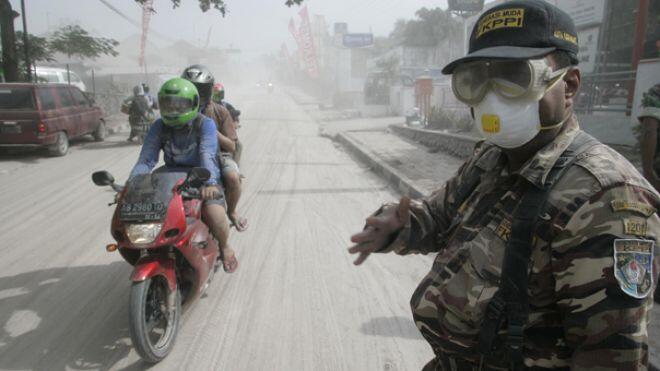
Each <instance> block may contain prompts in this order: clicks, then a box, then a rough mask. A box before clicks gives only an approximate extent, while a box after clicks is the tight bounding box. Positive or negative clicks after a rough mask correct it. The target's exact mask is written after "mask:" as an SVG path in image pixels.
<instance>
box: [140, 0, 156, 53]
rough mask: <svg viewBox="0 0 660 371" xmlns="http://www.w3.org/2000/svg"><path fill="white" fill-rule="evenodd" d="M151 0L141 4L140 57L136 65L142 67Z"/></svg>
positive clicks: (151, 9)
mask: <svg viewBox="0 0 660 371" xmlns="http://www.w3.org/2000/svg"><path fill="white" fill-rule="evenodd" d="M152 4H153V0H146V1H145V2H144V3H143V4H142V38H140V56H139V58H138V63H139V64H140V66H144V51H145V49H146V48H147V34H148V33H149V20H150V19H151V12H152V11H153V8H152V7H151V5H152Z"/></svg>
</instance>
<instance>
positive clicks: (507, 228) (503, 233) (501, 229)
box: [495, 219, 511, 241]
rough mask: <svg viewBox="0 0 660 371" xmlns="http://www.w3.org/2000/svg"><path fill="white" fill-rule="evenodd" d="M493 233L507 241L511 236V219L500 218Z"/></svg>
mask: <svg viewBox="0 0 660 371" xmlns="http://www.w3.org/2000/svg"><path fill="white" fill-rule="evenodd" d="M495 233H496V234H497V235H498V236H499V237H500V238H501V239H503V240H504V241H508V240H509V237H511V221H510V220H509V219H502V222H501V223H500V225H498V226H497V229H496V230H495Z"/></svg>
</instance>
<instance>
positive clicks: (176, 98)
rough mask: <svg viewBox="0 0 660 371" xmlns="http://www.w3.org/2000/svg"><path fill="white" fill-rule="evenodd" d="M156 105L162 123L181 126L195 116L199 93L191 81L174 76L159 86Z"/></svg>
mask: <svg viewBox="0 0 660 371" xmlns="http://www.w3.org/2000/svg"><path fill="white" fill-rule="evenodd" d="M158 105H159V106H160V115H161V117H162V118H163V124H165V125H168V126H175V127H177V126H183V125H185V124H187V123H188V122H190V121H192V120H193V119H194V118H195V117H196V116H197V109H198V108H199V93H198V92H197V88H196V87H195V85H194V84H193V83H192V82H190V81H188V80H186V79H182V78H180V77H175V78H173V79H170V80H167V81H166V82H165V83H164V84H163V86H161V87H160V91H158Z"/></svg>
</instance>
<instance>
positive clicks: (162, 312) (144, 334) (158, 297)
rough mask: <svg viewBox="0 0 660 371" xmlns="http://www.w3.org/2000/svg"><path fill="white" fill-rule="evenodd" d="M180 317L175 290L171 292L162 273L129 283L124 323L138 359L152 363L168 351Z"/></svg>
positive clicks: (170, 348)
mask: <svg viewBox="0 0 660 371" xmlns="http://www.w3.org/2000/svg"><path fill="white" fill-rule="evenodd" d="M170 294H172V295H174V297H173V303H171V305H169V306H168V297H169V295H170ZM171 299H172V298H171ZM168 307H171V309H168ZM180 318H181V296H180V294H179V290H178V288H177V290H176V292H174V293H171V291H170V288H169V286H168V284H167V280H166V279H165V277H163V276H155V277H152V278H150V279H148V280H144V281H141V282H134V283H133V285H132V286H131V295H130V300H129V326H128V327H129V331H130V334H131V340H132V341H133V346H134V347H135V350H136V351H137V352H138V354H139V355H140V357H142V359H144V360H145V361H147V362H151V363H156V362H160V361H161V360H163V358H165V357H166V356H167V355H168V354H169V353H170V351H171V350H172V348H173V347H174V340H175V339H176V335H177V333H178V331H179V321H180Z"/></svg>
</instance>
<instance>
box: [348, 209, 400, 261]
mask: <svg viewBox="0 0 660 371" xmlns="http://www.w3.org/2000/svg"><path fill="white" fill-rule="evenodd" d="M409 213H410V198H408V197H402V198H401V201H399V204H398V205H391V206H386V207H385V208H383V210H382V212H381V213H380V214H378V215H372V216H370V217H369V218H367V222H366V227H365V228H364V230H362V232H360V233H357V234H354V235H353V236H352V237H351V242H353V243H355V244H356V245H354V246H353V247H351V248H350V249H348V252H349V253H351V254H360V255H359V256H358V258H357V259H356V260H355V262H354V263H353V264H355V265H360V264H362V263H363V262H364V261H365V260H366V259H367V258H368V257H369V255H370V254H371V253H372V252H374V251H378V250H381V249H383V248H385V247H387V246H388V245H389V244H390V242H391V238H392V235H393V234H395V233H398V232H399V231H400V230H401V229H402V228H403V227H404V226H405V225H406V221H407V219H408V215H409Z"/></svg>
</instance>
